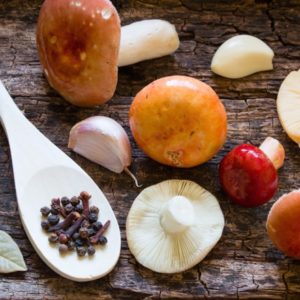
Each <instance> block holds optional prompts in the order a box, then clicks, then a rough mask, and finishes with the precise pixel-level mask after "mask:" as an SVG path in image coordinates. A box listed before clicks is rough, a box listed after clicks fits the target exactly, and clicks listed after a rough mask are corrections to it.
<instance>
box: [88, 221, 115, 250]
mask: <svg viewBox="0 0 300 300" xmlns="http://www.w3.org/2000/svg"><path fill="white" fill-rule="evenodd" d="M109 225H110V220H108V221H107V222H106V223H105V224H104V225H103V226H102V227H101V228H100V229H99V230H98V231H97V233H96V234H95V235H94V236H92V237H91V238H90V242H91V244H93V245H95V244H97V243H98V241H99V238H100V237H101V236H102V235H103V233H104V232H105V231H106V230H107V228H108V227H109Z"/></svg>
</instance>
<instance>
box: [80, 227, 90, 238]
mask: <svg viewBox="0 0 300 300" xmlns="http://www.w3.org/2000/svg"><path fill="white" fill-rule="evenodd" d="M79 235H80V237H81V238H82V239H84V240H85V239H87V238H88V237H89V230H88V229H87V228H85V227H83V228H80V229H79Z"/></svg>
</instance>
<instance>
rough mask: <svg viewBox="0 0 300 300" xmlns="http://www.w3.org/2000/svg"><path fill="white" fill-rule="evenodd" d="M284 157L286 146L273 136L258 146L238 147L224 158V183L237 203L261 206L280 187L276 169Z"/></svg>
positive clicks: (229, 194)
mask: <svg viewBox="0 0 300 300" xmlns="http://www.w3.org/2000/svg"><path fill="white" fill-rule="evenodd" d="M284 157H285V151H284V148H283V146H282V145H281V144H280V142H279V141H277V140H276V139H273V138H270V137H268V138H266V139H265V141H264V142H263V143H262V144H261V146H260V147H259V148H257V147H255V146H253V145H250V144H243V145H240V146H237V147H236V148H234V149H233V150H232V151H230V152H229V153H228V154H227V155H226V156H225V157H224V158H223V160H222V161H221V164H220V168H219V175H220V182H221V186H222V188H223V189H224V191H225V192H226V193H227V194H228V196H229V197H230V198H231V199H232V200H233V201H234V202H236V203H238V204H240V205H242V206H246V207H255V206H259V205H262V204H264V203H265V202H267V201H268V200H270V199H271V198H272V197H273V196H274V194H275V192H276V190H277V187H278V176H277V169H279V168H280V167H281V166H282V165H283V161H284Z"/></svg>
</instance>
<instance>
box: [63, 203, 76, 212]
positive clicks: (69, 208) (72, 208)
mask: <svg viewBox="0 0 300 300" xmlns="http://www.w3.org/2000/svg"><path fill="white" fill-rule="evenodd" d="M73 210H74V207H73V205H72V204H71V203H69V204H67V205H66V206H65V212H66V214H67V215H68V214H70V213H71V212H72V211H73Z"/></svg>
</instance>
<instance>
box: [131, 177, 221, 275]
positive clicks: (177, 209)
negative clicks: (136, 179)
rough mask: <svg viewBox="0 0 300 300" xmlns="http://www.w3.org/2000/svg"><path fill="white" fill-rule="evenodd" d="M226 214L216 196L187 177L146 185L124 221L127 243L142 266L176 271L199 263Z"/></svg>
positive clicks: (161, 270)
mask: <svg viewBox="0 0 300 300" xmlns="http://www.w3.org/2000/svg"><path fill="white" fill-rule="evenodd" d="M223 228H224V216H223V213H222V210H221V208H220V205H219V203H218V201H217V199H216V198H215V197H214V196H213V195H212V194H211V193H209V192H208V191H206V190H205V189H204V188H202V187H201V186H199V185H198V184H196V183H194V182H192V181H189V180H167V181H163V182H161V183H159V184H156V185H153V186H150V187H148V188H146V189H144V190H143V191H142V192H141V193H140V194H139V195H138V196H137V198H136V199H135V200H134V202H133V204H132V206H131V208H130V211H129V213H128V216H127V220H126V236H127V242H128V247H129V249H130V251H131V253H132V254H133V255H134V256H135V258H136V260H137V261H138V262H139V263H140V264H142V265H143V266H145V267H147V268H149V269H151V270H153V271H155V272H160V273H177V272H182V271H185V270H187V269H189V268H191V267H193V266H194V265H196V264H198V263H199V262H200V261H201V260H202V259H204V257H205V256H206V255H207V254H208V253H209V252H210V251H211V249H212V248H213V247H214V246H215V245H216V243H217V242H218V240H219V239H220V238H221V235H222V232H223Z"/></svg>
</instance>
